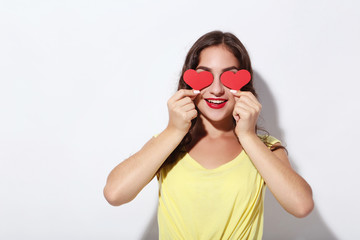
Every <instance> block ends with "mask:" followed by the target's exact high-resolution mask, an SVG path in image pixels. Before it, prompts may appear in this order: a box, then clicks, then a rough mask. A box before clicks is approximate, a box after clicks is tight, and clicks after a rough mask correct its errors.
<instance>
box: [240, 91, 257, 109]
mask: <svg viewBox="0 0 360 240" xmlns="http://www.w3.org/2000/svg"><path fill="white" fill-rule="evenodd" d="M241 103H242V104H246V105H249V106H251V107H252V108H254V109H255V110H256V111H260V109H261V104H260V103H259V102H254V100H253V99H252V98H250V97H249V96H247V95H245V96H241V97H240V98H239V100H238V101H237V104H241Z"/></svg>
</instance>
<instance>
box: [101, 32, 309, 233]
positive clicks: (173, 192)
mask: <svg viewBox="0 0 360 240" xmlns="http://www.w3.org/2000/svg"><path fill="white" fill-rule="evenodd" d="M188 69H194V70H196V72H198V73H199V72H202V71H208V72H210V73H211V74H212V75H213V81H212V83H211V84H210V85H209V86H207V87H205V88H203V89H201V90H200V91H195V90H192V89H191V87H190V86H189V85H187V84H186V83H185V82H184V78H183V74H184V73H185V71H186V70H188ZM241 69H245V70H247V71H248V72H249V73H250V74H252V68H251V63H250V58H249V56H248V53H247V51H246V49H245V48H244V46H243V45H242V43H241V42H240V41H239V39H237V38H236V37H235V36H234V35H233V34H231V33H223V32H220V31H213V32H209V33H207V34H205V35H204V36H202V37H201V38H200V39H199V40H197V41H196V43H195V44H194V45H193V46H192V48H191V49H190V51H189V53H188V54H187V57H186V60H185V64H184V66H183V69H182V74H181V77H180V80H179V86H178V91H177V92H176V93H175V94H174V95H173V96H172V97H171V98H170V99H169V101H168V111H169V123H168V125H167V127H166V128H165V130H164V131H163V132H161V133H160V134H159V135H157V136H155V137H153V138H152V139H150V140H149V142H147V143H146V144H145V145H144V147H143V148H142V149H141V150H140V151H139V152H137V153H135V154H134V155H133V156H131V157H130V158H128V159H126V160H125V161H123V162H121V163H120V164H119V165H118V166H116V167H115V168H114V169H113V170H112V172H111V173H110V175H109V177H108V179H107V183H106V186H105V188H104V195H105V198H106V199H107V201H108V202H109V203H110V204H111V205H114V206H118V205H121V204H124V203H127V202H129V201H131V200H132V199H134V198H135V197H136V195H137V194H138V193H139V192H140V191H141V189H142V188H143V187H144V186H145V185H146V184H147V183H149V182H150V181H151V180H152V179H153V177H154V176H157V179H158V181H159V207H158V224H159V235H160V239H261V238H262V233H263V212H264V193H265V186H268V188H269V189H270V191H271V192H272V193H273V195H274V196H275V198H276V199H277V200H278V201H279V203H280V204H281V206H282V207H283V208H284V209H285V210H286V211H288V212H289V213H291V214H293V215H294V216H296V217H305V216H306V215H308V214H309V213H310V212H311V211H312V209H313V206H314V203H313V199H312V190H311V188H310V186H309V185H308V183H307V182H306V181H305V180H304V179H303V178H302V177H301V176H300V175H298V174H297V173H296V172H295V171H294V170H293V169H292V167H291V165H290V163H289V160H288V157H287V153H286V151H285V149H284V147H282V146H281V144H280V142H279V140H277V139H276V138H274V137H272V136H268V135H257V134H258V132H257V130H258V129H257V125H256V123H257V120H258V116H259V113H260V110H261V104H260V103H259V101H258V100H257V98H256V93H255V90H254V88H253V80H252V79H251V80H250V82H249V83H248V84H246V85H245V86H244V87H243V88H242V89H241V90H239V91H234V90H231V89H229V88H228V87H226V86H225V85H224V84H223V82H222V79H221V76H222V74H223V73H224V72H227V71H231V72H233V73H236V72H237V71H239V70H241Z"/></svg>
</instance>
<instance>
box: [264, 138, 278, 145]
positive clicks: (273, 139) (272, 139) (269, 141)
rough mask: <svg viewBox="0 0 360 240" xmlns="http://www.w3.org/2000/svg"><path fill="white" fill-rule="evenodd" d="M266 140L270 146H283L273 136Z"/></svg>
mask: <svg viewBox="0 0 360 240" xmlns="http://www.w3.org/2000/svg"><path fill="white" fill-rule="evenodd" d="M266 140H267V142H268V143H269V144H270V145H274V144H275V143H280V144H281V141H280V140H279V139H277V138H275V137H273V136H268V137H267V139H266Z"/></svg>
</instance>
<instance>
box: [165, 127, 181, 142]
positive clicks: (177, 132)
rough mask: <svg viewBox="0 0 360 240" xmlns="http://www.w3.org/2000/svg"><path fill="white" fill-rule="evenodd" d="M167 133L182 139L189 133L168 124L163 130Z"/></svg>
mask: <svg viewBox="0 0 360 240" xmlns="http://www.w3.org/2000/svg"><path fill="white" fill-rule="evenodd" d="M163 132H164V133H165V134H166V135H168V136H172V137H174V138H179V139H180V141H181V140H182V139H183V138H184V137H185V135H186V134H187V132H185V131H182V130H179V129H177V128H174V127H171V126H169V125H168V126H167V127H166V128H165V129H164V131H163Z"/></svg>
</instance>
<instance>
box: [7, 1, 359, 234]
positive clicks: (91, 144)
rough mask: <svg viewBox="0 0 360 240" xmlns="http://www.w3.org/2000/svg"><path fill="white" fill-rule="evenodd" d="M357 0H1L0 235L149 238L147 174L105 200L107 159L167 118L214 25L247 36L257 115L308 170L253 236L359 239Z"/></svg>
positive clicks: (134, 146) (269, 202) (269, 206)
mask: <svg viewBox="0 0 360 240" xmlns="http://www.w3.org/2000/svg"><path fill="white" fill-rule="evenodd" d="M359 12H360V4H359V2H357V1H355V0H354V1H340V0H339V1H310V0H306V1H285V0H284V1H275V0H273V1H235V0H234V1H209V0H207V1H196V2H195V1H177V2H170V1H115V0H114V1H110V0H106V1H85V0H84V1H70V0H69V1H40V0H33V1H15V0H12V1H10V0H9V1H0V164H1V165H0V194H1V196H0V239H7V240H10V239H157V223H156V207H157V190H158V186H157V182H156V180H153V181H152V182H151V183H150V184H149V185H148V186H147V187H145V188H144V190H143V191H142V192H141V193H140V194H139V195H138V197H137V198H136V199H135V200H134V201H132V202H130V203H128V204H125V205H123V206H120V207H112V206H110V205H109V204H108V203H107V202H106V201H105V199H104V197H103V195H102V189H103V187H104V185H105V181H106V177H107V175H108V173H109V172H110V171H111V169H112V168H113V167H115V166H116V165H117V164H118V163H119V162H121V161H122V160H123V159H125V158H127V157H129V156H130V155H131V154H133V153H135V152H136V151H138V150H139V149H140V148H141V147H142V145H143V144H144V143H145V142H146V141H147V140H148V139H149V138H151V136H152V135H154V134H156V133H159V132H160V131H162V130H163V129H164V127H165V126H166V124H167V120H168V116H167V107H166V101H167V100H168V98H169V97H170V96H171V95H172V94H173V93H174V92H175V89H176V84H177V80H178V78H179V74H180V70H181V68H182V64H183V62H184V59H185V55H186V53H187V51H188V50H189V48H190V47H191V45H192V44H193V43H194V42H195V41H196V40H197V39H198V37H200V36H201V35H203V34H204V33H206V32H208V31H212V30H217V29H219V30H223V31H230V32H232V33H234V34H235V35H237V36H238V37H239V38H240V39H241V41H242V42H243V43H244V45H245V46H246V48H247V49H248V51H249V53H250V56H251V59H252V63H253V68H254V80H255V81H256V87H257V90H258V92H259V94H260V100H261V102H262V104H263V112H262V117H263V119H264V120H262V121H261V122H260V123H261V124H262V125H263V126H265V127H266V128H267V129H268V130H269V131H270V133H271V134H272V135H274V136H276V137H278V138H280V139H281V140H282V141H283V143H284V144H285V145H286V146H287V148H288V151H289V156H290V159H291V162H292V165H293V167H294V168H295V169H296V170H297V171H298V172H299V173H300V174H301V175H302V176H303V177H304V178H305V179H306V180H307V181H308V182H309V183H310V185H311V186H312V188H313V192H314V200H315V204H316V207H315V209H314V211H313V212H312V214H311V215H309V216H308V217H307V218H305V219H296V218H295V217H293V216H291V215H289V214H287V213H286V212H285V211H284V210H282V209H281V207H280V206H279V205H278V204H277V202H276V201H275V200H274V198H273V197H272V195H271V193H270V192H269V191H268V192H267V195H266V201H265V204H266V211H265V229H264V239H326V240H328V239H359V238H360V233H359V227H358V216H359V213H360V210H359V202H360V194H359V180H358V177H357V176H356V175H357V173H358V171H359V166H360V164H359V160H360V159H359V147H358V145H359V136H360V131H359V128H360V126H359V122H360V113H359V110H360V107H359V87H360V84H359V80H360V79H359V73H358V69H359V57H360V44H359V43H360V27H359V23H360V14H359Z"/></svg>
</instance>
